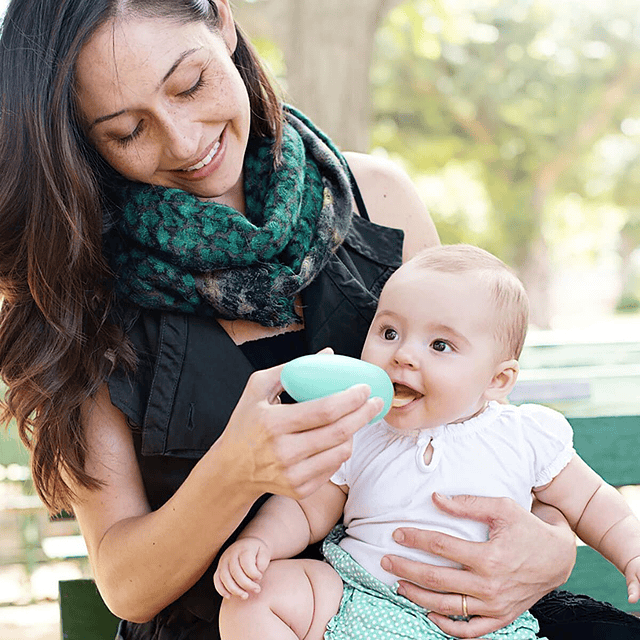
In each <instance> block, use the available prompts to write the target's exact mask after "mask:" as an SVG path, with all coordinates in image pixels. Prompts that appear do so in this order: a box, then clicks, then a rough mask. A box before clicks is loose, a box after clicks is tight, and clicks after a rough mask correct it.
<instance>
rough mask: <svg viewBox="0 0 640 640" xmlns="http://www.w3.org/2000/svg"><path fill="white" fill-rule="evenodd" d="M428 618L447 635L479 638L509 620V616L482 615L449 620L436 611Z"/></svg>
mask: <svg viewBox="0 0 640 640" xmlns="http://www.w3.org/2000/svg"><path fill="white" fill-rule="evenodd" d="M457 597H458V600H461V596H460V595H458V596H457ZM458 615H459V614H458ZM429 618H430V619H431V620H432V621H433V622H435V624H437V625H438V626H439V627H440V628H441V629H442V630H443V631H444V632H445V633H446V634H447V635H449V636H452V637H454V638H481V637H484V636H486V635H488V634H490V633H492V632H493V631H497V630H498V629H501V628H502V627H504V626H506V625H507V624H509V623H510V622H511V619H510V618H507V619H502V618H485V617H482V616H476V617H474V618H471V620H469V621H468V622H465V621H464V620H451V619H450V618H448V617H447V616H443V615H440V614H437V613H430V614H429Z"/></svg>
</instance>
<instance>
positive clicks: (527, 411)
mask: <svg viewBox="0 0 640 640" xmlns="http://www.w3.org/2000/svg"><path fill="white" fill-rule="evenodd" d="M520 411H521V417H522V426H523V430H524V434H525V439H526V441H527V443H528V444H529V446H530V447H531V450H532V452H533V456H534V485H533V486H534V488H536V487H542V486H544V485H545V484H548V483H549V482H551V481H552V480H553V479H554V478H555V477H556V476H557V475H558V474H559V473H560V472H561V471H562V470H563V469H564V468H565V467H566V466H567V464H568V462H569V460H571V458H572V457H573V456H574V454H575V449H574V448H573V429H572V428H571V425H570V424H569V422H568V421H567V419H566V418H565V417H564V416H563V415H562V414H561V413H558V412H557V411H554V410H553V409H549V408H548V407H543V406H542V405H537V404H523V405H520Z"/></svg>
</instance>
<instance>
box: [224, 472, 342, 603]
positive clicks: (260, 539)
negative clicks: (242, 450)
mask: <svg viewBox="0 0 640 640" xmlns="http://www.w3.org/2000/svg"><path fill="white" fill-rule="evenodd" d="M345 502H346V495H345V492H344V491H343V490H342V489H341V488H340V487H338V486H337V485H335V484H333V483H332V482H327V483H326V484H324V485H322V486H321V487H320V488H319V489H318V490H317V491H316V492H314V493H313V494H311V495H310V496H309V497H307V498H304V499H302V500H299V501H296V500H293V499H292V498H288V497H285V496H272V497H271V498H269V500H267V502H265V504H264V505H263V506H262V508H261V509H260V510H259V511H258V513H257V514H256V516H255V517H254V518H253V520H251V522H249V524H248V525H247V526H246V527H245V528H244V530H243V531H242V532H241V533H240V535H239V536H238V539H237V540H236V542H234V543H233V544H232V545H231V546H230V547H229V548H228V549H227V550H226V551H225V552H224V553H223V554H222V556H221V557H220V561H219V563H218V568H217V569H216V572H215V575H214V578H213V580H214V584H215V586H216V589H217V590H218V593H220V595H222V596H224V597H225V598H228V597H231V596H234V595H235V596H240V597H241V598H247V597H248V595H249V594H248V592H249V591H253V592H255V593H258V592H259V591H260V584H259V583H260V580H261V579H262V576H263V574H264V571H265V570H266V568H267V567H268V566H269V562H270V561H271V560H276V559H281V558H291V557H293V556H295V555H297V554H298V553H300V552H301V551H304V549H306V548H307V546H308V545H309V544H310V543H312V542H317V541H318V540H321V539H322V538H324V536H326V535H327V533H329V531H330V530H331V528H332V527H333V525H335V523H336V522H337V521H338V519H339V518H340V516H341V515H342V510H343V508H344V504H345Z"/></svg>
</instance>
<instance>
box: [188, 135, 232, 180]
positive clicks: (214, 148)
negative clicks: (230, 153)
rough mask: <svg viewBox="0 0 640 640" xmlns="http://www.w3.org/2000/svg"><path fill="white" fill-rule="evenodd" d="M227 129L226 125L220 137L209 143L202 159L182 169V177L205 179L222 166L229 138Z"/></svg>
mask: <svg viewBox="0 0 640 640" xmlns="http://www.w3.org/2000/svg"><path fill="white" fill-rule="evenodd" d="M226 131H227V128H226V127H225V128H224V129H223V130H222V133H221V134H220V137H219V138H218V139H217V140H215V141H214V142H212V143H211V144H210V145H209V147H208V148H207V149H206V151H205V153H204V156H203V157H202V158H201V159H200V160H198V161H197V162H196V163H194V164H192V165H191V166H189V167H186V168H185V169H181V170H180V173H181V174H182V175H181V177H182V178H186V179H187V180H203V179H204V178H207V177H209V176H210V175H211V174H212V173H214V172H215V171H216V170H217V169H219V168H220V166H221V165H222V163H223V162H224V157H225V151H226V150H227V146H226V144H225V143H226V140H227V138H226V136H225V133H226Z"/></svg>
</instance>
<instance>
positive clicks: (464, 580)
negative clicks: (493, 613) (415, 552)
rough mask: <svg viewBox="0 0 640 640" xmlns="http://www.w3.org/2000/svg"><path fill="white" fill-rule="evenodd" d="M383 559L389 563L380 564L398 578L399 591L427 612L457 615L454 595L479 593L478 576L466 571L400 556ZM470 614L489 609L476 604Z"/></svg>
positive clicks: (473, 595)
mask: <svg viewBox="0 0 640 640" xmlns="http://www.w3.org/2000/svg"><path fill="white" fill-rule="evenodd" d="M386 559H387V560H388V561H389V564H388V565H386V564H383V567H384V568H385V569H386V570H387V571H389V572H390V573H393V574H394V575H396V576H398V577H399V578H400V579H401V580H400V587H399V593H400V594H401V595H403V596H405V597H407V598H409V600H413V601H414V602H415V603H416V604H419V605H420V606H421V607H423V608H425V609H427V610H429V611H438V612H439V613H443V614H445V615H460V611H457V608H459V606H460V596H459V595H458V594H461V593H466V594H467V596H472V597H476V596H480V595H481V593H482V590H483V588H484V586H485V584H484V581H483V580H482V579H481V578H479V577H478V576H476V575H474V574H473V573H470V572H469V571H464V570H461V569H454V568H451V567H441V566H437V565H433V564H426V563H424V562H419V561H417V560H409V559H407V558H402V557H400V556H386ZM387 566H388V567H389V568H388V569H387ZM416 585H420V586H416ZM456 598H457V599H456ZM474 613H475V614H476V615H480V614H487V613H489V612H488V611H487V610H486V608H485V607H484V606H483V607H480V606H476V607H475V609H474Z"/></svg>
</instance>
